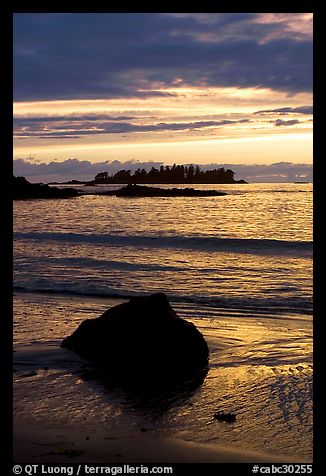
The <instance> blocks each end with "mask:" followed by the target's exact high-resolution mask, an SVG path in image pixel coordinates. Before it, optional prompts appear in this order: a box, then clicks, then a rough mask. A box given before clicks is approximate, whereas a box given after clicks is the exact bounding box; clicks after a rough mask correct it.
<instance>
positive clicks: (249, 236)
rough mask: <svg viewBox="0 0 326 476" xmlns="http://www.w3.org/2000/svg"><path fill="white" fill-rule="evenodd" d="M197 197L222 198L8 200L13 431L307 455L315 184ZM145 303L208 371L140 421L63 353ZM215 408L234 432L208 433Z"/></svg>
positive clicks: (218, 426) (216, 427) (218, 427)
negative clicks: (81, 328)
mask: <svg viewBox="0 0 326 476" xmlns="http://www.w3.org/2000/svg"><path fill="white" fill-rule="evenodd" d="M113 187H117V186H106V187H105V186H101V187H97V188H94V189H93V188H92V189H90V188H89V187H81V189H83V190H84V191H91V192H92V191H94V192H95V191H96V190H105V189H106V188H113ZM196 188H202V189H205V188H206V189H207V188H209V189H212V188H214V189H217V190H221V191H225V192H227V195H226V196H222V197H221V196H218V197H193V198H191V197H178V198H169V197H164V198H122V197H120V198H118V197H113V196H98V195H84V196H81V197H78V198H74V199H67V200H26V201H15V202H14V291H15V299H14V305H15V309H14V341H15V350H16V352H15V358H14V361H15V374H14V375H15V395H16V401H15V415H16V418H17V419H18V421H24V419H26V418H29V419H30V418H33V419H34V420H35V421H45V420H47V421H48V420H50V423H51V425H53V426H54V427H55V426H56V425H57V426H58V427H59V426H60V425H62V424H63V422H65V424H67V422H68V423H69V424H71V425H72V426H76V425H79V426H80V425H86V426H87V427H88V428H92V429H93V431H96V428H97V427H98V426H97V425H98V424H99V423H100V424H101V425H104V426H105V427H107V428H110V431H111V433H116V434H117V435H127V434H128V433H129V432H130V431H131V430H132V429H133V428H134V429H137V428H138V426H139V425H144V424H146V425H147V426H148V428H149V429H150V431H153V432H155V433H159V434H161V433H162V434H164V435H165V434H168V435H171V434H172V435H174V436H178V437H181V438H184V439H188V440H191V441H200V442H210V443H212V442H214V443H216V442H217V443H221V444H229V445H233V446H234V447H239V448H251V449H252V448H254V449H257V450H265V451H270V452H276V453H279V454H285V455H299V456H302V457H303V458H310V457H311V454H312V185H311V184H253V185H251V184H247V185H245V184H239V185H223V186H222V185H218V186H217V185H198V186H197V185H196ZM87 189H88V190H87ZM153 292H165V293H166V294H167V295H168V297H169V299H170V302H171V304H172V305H173V307H174V308H175V309H176V311H177V312H178V314H179V315H180V316H181V317H183V318H185V319H189V320H190V321H192V322H193V323H194V324H195V325H196V326H197V327H198V328H199V329H200V330H201V332H202V333H203V334H204V336H205V338H206V340H207V342H208V344H209V348H210V368H209V372H208V375H207V377H206V379H205V381H204V383H203V385H202V386H201V387H200V388H199V389H198V390H197V391H196V392H194V393H193V394H192V395H190V396H189V398H186V399H185V400H182V399H181V400H180V401H179V402H176V404H175V405H172V406H171V408H169V409H168V410H167V411H166V412H163V413H162V414H160V415H157V414H155V415H151V414H148V415H145V414H143V413H142V414H141V415H139V414H137V412H136V413H135V411H134V409H132V408H130V407H129V406H128V403H127V402H124V398H123V396H122V395H117V394H114V395H113V394H108V393H107V392H104V391H103V389H100V388H99V387H98V386H96V383H94V382H93V383H89V382H85V381H83V380H81V379H80V378H79V377H78V368H79V367H80V365H81V362H80V360H79V359H78V358H76V356H74V354H73V353H71V352H69V351H63V349H60V347H59V346H60V342H61V340H62V339H63V338H64V337H65V336H66V335H69V334H70V333H71V332H72V331H73V330H74V329H75V328H76V327H77V325H78V324H79V323H80V322H81V321H82V320H83V319H86V318H95V317H97V316H98V315H100V314H101V313H102V312H103V311H104V310H105V309H106V308H107V307H109V306H112V305H115V304H117V303H119V302H123V301H124V300H125V299H128V298H130V297H133V296H138V295H147V294H150V293H153ZM153 318H155V316H153ZM76 372H77V373H76ZM81 401H82V403H81ZM67 408H69V418H67ZM216 411H227V412H229V411H231V412H233V413H235V414H236V416H237V419H236V422H235V423H234V424H231V425H229V424H226V423H221V422H217V421H216V420H214V419H213V414H214V412H216ZM144 421H145V423H144Z"/></svg>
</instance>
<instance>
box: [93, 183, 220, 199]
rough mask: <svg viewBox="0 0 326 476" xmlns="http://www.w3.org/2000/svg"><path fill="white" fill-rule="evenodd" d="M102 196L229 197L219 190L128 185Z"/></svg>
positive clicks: (104, 193)
mask: <svg viewBox="0 0 326 476" xmlns="http://www.w3.org/2000/svg"><path fill="white" fill-rule="evenodd" d="M101 195H116V196H117V197H217V196H222V195H227V194H226V193H225V192H219V191H217V190H195V189H194V188H160V187H146V186H141V185H132V184H129V185H126V186H125V187H122V188H119V190H110V191H109V192H103V193H102V194H101Z"/></svg>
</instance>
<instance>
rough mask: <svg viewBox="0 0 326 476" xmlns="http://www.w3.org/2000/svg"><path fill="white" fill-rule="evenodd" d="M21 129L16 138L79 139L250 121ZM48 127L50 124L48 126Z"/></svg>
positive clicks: (25, 125)
mask: <svg viewBox="0 0 326 476" xmlns="http://www.w3.org/2000/svg"><path fill="white" fill-rule="evenodd" d="M18 122H19V127H16V128H15V137H26V136H28V137H38V138H41V139H42V138H45V139H47V138H52V139H63V138H72V137H73V138H78V137H81V136H83V135H90V134H91V135H95V134H123V133H132V132H158V131H184V130H198V129H204V128H207V127H221V126H226V125H234V124H242V123H247V122H249V119H239V120H231V119H225V120H221V121H195V122H175V123H164V122H161V123H158V124H133V123H131V122H110V121H105V122H100V121H96V122H87V121H84V122H81V123H79V122H78V123H74V122H72V121H67V123H63V124H62V122H61V121H59V124H56V119H53V122H54V123H53V124H52V125H51V127H52V128H51V130H49V128H48V127H47V128H45V127H44V125H43V121H34V122H33V121H32V123H30V121H29V119H25V120H19V121H18ZM46 124H47V122H46ZM47 125H48V124H47Z"/></svg>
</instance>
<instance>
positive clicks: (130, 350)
mask: <svg viewBox="0 0 326 476" xmlns="http://www.w3.org/2000/svg"><path fill="white" fill-rule="evenodd" d="M61 346H62V347H64V348H67V349H70V350H73V351H75V352H76V353H77V354H79V355H80V356H82V357H84V358H86V359H88V360H89V361H91V362H92V364H93V365H94V366H95V367H97V368H100V369H102V371H103V369H104V370H105V372H106V375H107V376H108V377H112V378H113V379H115V380H117V381H119V382H122V383H126V382H127V383H128V382H131V383H132V382H137V383H138V384H139V385H141V382H160V383H161V382H162V381H178V379H182V378H188V377H189V378H191V377H195V376H196V375H198V374H199V373H200V372H201V371H203V370H204V369H205V368H206V367H207V365H208V356H209V354H208V347H207V343H206V341H205V339H204V337H203V336H202V334H201V333H200V332H199V331H198V329H197V328H196V327H195V326H194V324H192V323H190V322H188V321H186V320H184V319H181V318H180V317H178V315H177V314H176V312H175V311H174V310H173V308H172V307H171V306H170V304H169V301H168V299H167V297H166V295H165V294H153V295H151V296H147V297H139V298H135V299H132V300H130V301H129V302H126V303H123V304H120V305H118V306H115V307H112V308H110V309H108V310H107V311H105V312H104V313H103V314H102V315H101V316H100V317H98V318H97V319H87V320H85V321H83V322H82V323H81V324H80V326H79V327H78V328H77V329H76V330H75V332H73V334H71V335H70V336H69V337H67V338H65V339H64V340H63V342H62V343H61ZM102 374H103V372H102Z"/></svg>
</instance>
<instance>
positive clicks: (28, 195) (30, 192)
mask: <svg viewBox="0 0 326 476" xmlns="http://www.w3.org/2000/svg"><path fill="white" fill-rule="evenodd" d="M78 195H79V192H78V191H77V190H74V189H72V188H56V187H50V186H49V185H45V184H43V183H30V182H29V181H28V180H26V179H25V177H15V176H13V199H14V200H25V199H34V198H71V197H76V196H78Z"/></svg>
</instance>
